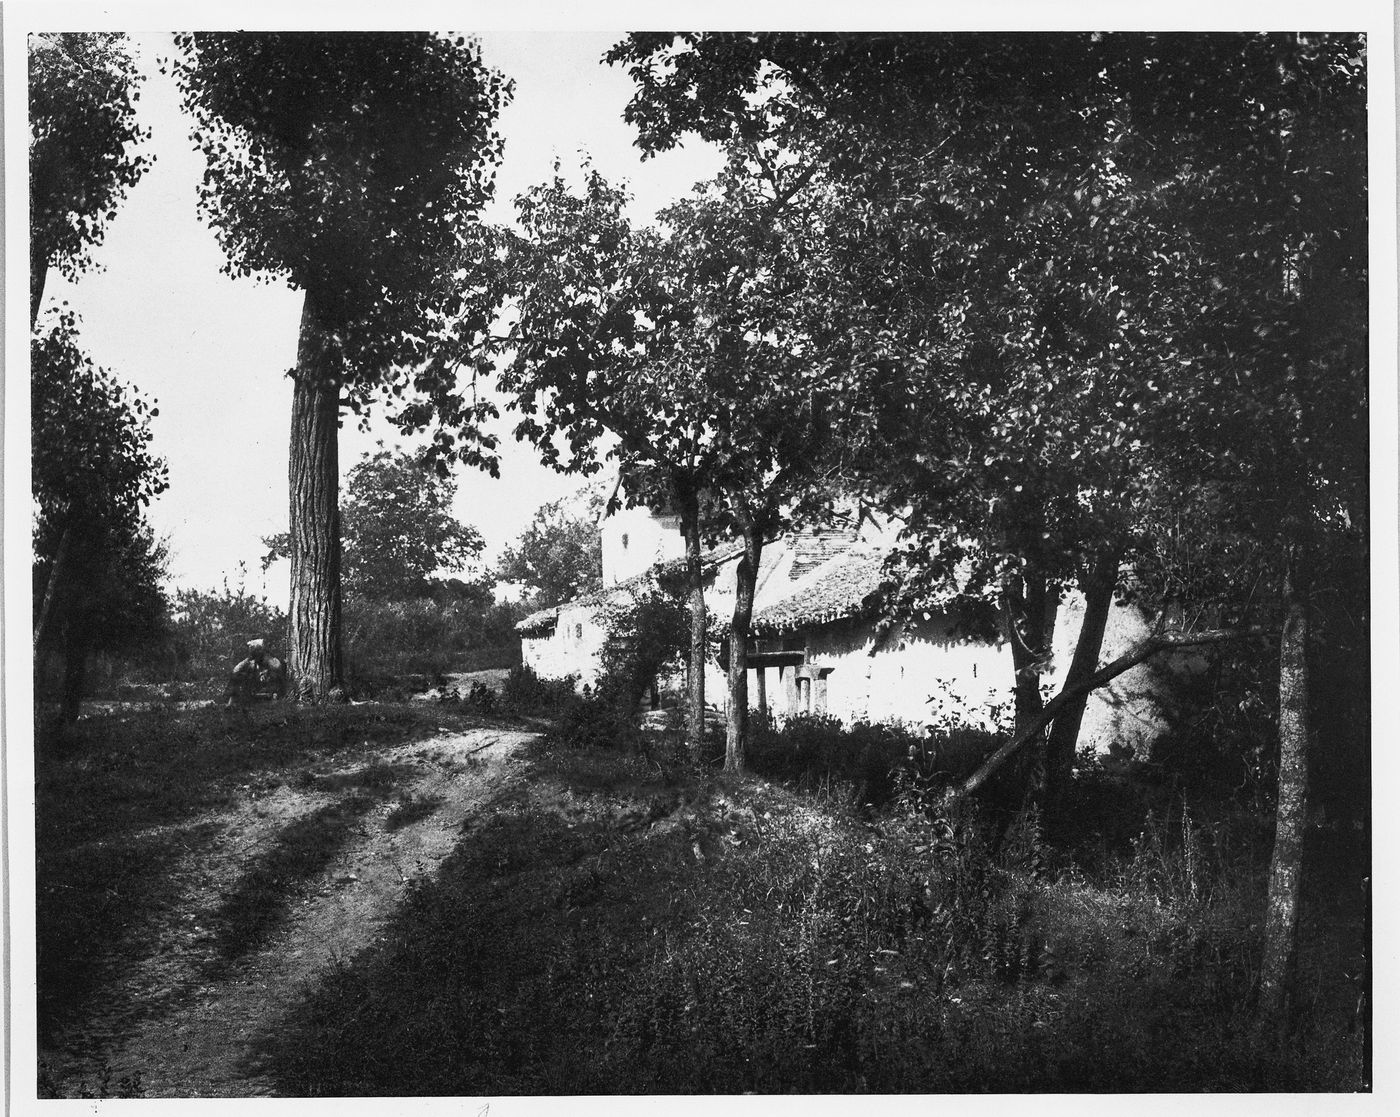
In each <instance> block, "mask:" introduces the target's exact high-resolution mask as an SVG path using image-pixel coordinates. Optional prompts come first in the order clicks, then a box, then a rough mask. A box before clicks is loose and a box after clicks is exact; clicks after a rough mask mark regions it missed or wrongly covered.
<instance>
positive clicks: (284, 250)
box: [175, 32, 511, 468]
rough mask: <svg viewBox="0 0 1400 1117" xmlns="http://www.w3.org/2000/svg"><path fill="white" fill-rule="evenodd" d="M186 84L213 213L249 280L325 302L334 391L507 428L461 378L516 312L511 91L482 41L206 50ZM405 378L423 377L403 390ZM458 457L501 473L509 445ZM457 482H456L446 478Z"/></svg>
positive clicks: (450, 450)
mask: <svg viewBox="0 0 1400 1117" xmlns="http://www.w3.org/2000/svg"><path fill="white" fill-rule="evenodd" d="M176 42H177V45H178V47H179V49H180V56H179V58H178V59H177V60H176V62H175V75H176V78H177V80H178V82H179V85H180V88H181V91H182V93H183V95H184V100H185V104H186V106H187V108H188V109H189V111H190V112H191V114H192V116H193V118H194V122H195V126H194V130H193V139H194V141H195V143H196V145H197V146H198V147H199V149H200V150H201V151H202V152H203V154H204V156H205V159H206V164H207V166H206V171H205V175H204V179H203V182H202V183H201V185H200V199H199V206H200V211H201V213H202V214H203V216H204V218H205V220H206V221H207V222H208V223H209V225H210V227H211V228H212V229H213V231H214V234H215V236H216V237H217V238H218V241H219V244H220V246H221V247H222V248H223V250H224V253H225V256H226V258H227V263H226V270H227V271H228V272H229V273H230V274H232V275H244V276H249V275H251V276H257V277H260V278H263V279H267V280H280V281H285V282H287V283H290V284H291V285H292V286H294V287H296V288H299V289H301V290H304V291H306V292H307V293H308V295H310V296H312V297H313V299H314V303H315V306H316V310H317V314H318V316H319V318H320V320H321V323H322V325H323V328H324V329H325V331H326V332H327V333H328V335H329V338H330V345H331V350H332V352H331V360H330V361H329V366H328V367H329V369H330V372H329V373H328V375H330V376H331V377H332V378H333V379H334V380H335V382H336V383H337V384H338V385H339V386H340V387H341V388H342V390H343V392H344V402H345V403H346V404H347V405H348V406H350V407H351V408H352V409H353V410H356V411H359V410H361V409H362V408H363V407H364V406H365V405H366V403H367V402H368V400H369V399H370V397H371V396H372V394H373V393H374V391H375V390H376V389H379V388H387V390H388V391H389V392H391V393H392V394H393V395H394V396H396V397H400V396H402V395H403V394H404V391H405V388H408V389H410V399H409V400H408V401H407V403H406V404H405V405H404V406H403V407H401V408H400V410H399V411H398V412H396V413H395V414H394V416H393V417H394V418H395V419H396V421H398V422H400V423H401V424H402V425H403V426H404V427H405V428H409V427H414V426H422V425H425V424H426V423H427V422H428V419H429V417H430V416H431V415H432V414H433V413H434V409H436V413H437V414H440V415H443V416H446V417H447V418H449V419H454V420H456V422H457V426H458V430H459V432H467V431H470V432H473V433H474V434H475V433H478V432H476V424H477V423H478V422H479V421H480V420H481V419H483V418H485V417H487V416H489V415H490V414H492V413H493V412H492V408H491V407H490V405H489V404H488V403H486V401H484V400H480V399H478V398H476V396H475V394H474V393H472V394H470V395H468V394H466V393H464V392H462V391H459V390H458V386H457V377H456V375H455V368H454V366H455V365H456V364H458V363H463V364H466V365H467V366H468V367H469V368H470V369H471V370H472V372H473V373H476V372H481V371H485V370H487V369H488V368H489V365H488V364H487V360H486V357H485V356H484V353H483V351H482V350H481V348H479V347H474V346H476V343H477V342H478V341H479V340H480V339H481V338H482V337H483V336H485V335H487V334H488V333H489V328H490V325H491V322H492V320H493V318H494V315H495V313H496V310H497V307H498V306H499V304H500V302H501V300H502V298H503V297H504V294H505V292H504V288H503V286H502V282H501V277H500V275H499V269H498V268H497V267H496V263H495V261H496V254H495V247H496V246H495V239H494V236H493V235H492V234H491V232H490V231H489V230H487V229H486V228H485V227H483V226H482V225H481V223H480V221H479V216H478V215H479V212H480V210H481V207H482V206H483V205H485V203H486V202H487V201H488V200H489V198H490V196H491V192H492V189H493V186H494V177H493V176H494V165H495V163H496V162H497V161H498V160H499V158H500V155H501V149H502V141H501V137H500V135H499V133H498V132H497V131H496V119H497V116H498V114H499V112H500V109H501V107H502V106H503V105H504V104H505V103H506V102H507V101H508V100H509V97H510V94H511V85H510V83H509V82H508V81H506V79H505V78H503V77H502V76H501V75H500V74H499V73H497V72H496V71H494V70H491V69H489V68H487V67H486V66H485V65H483V63H482V61H481V56H480V51H479V49H478V47H477V45H476V44H475V43H474V42H469V41H467V40H466V39H463V38H448V37H444V36H440V35H434V34H420V33H412V34H409V33H397V32H395V33H378V32H376V33H353V34H352V33H345V34H322V33H318V34H307V33H291V32H288V33H281V32H277V33H257V34H251V33H227V34H225V33H203V32H199V33H192V34H182V35H177V36H176ZM395 370H411V371H407V372H401V374H400V375H397V376H391V373H393V372H394V371H395ZM435 439H436V441H435V443H434V445H435V447H436V448H437V450H438V451H439V452H440V453H441V454H443V455H444V456H451V455H452V454H454V453H455V454H456V455H457V456H459V457H461V458H462V459H463V460H465V461H469V462H473V463H475V464H488V462H489V459H490V450H491V447H492V446H493V445H494V443H493V442H492V440H491V439H490V438H489V437H487V436H484V435H481V436H480V437H479V438H477V437H466V438H464V439H463V441H462V442H461V443H460V444H458V443H457V440H456V437H455V436H452V435H448V434H446V433H444V432H441V431H440V432H439V433H438V434H437V435H436V436H435ZM444 468H445V466H444Z"/></svg>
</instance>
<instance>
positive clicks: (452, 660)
mask: <svg viewBox="0 0 1400 1117" xmlns="http://www.w3.org/2000/svg"><path fill="white" fill-rule="evenodd" d="M518 619H519V608H518V606H513V605H487V606H485V607H483V606H482V605H481V604H480V603H479V602H476V601H473V600H471V599H465V600H458V601H444V602H439V601H434V600H432V599H431V598H426V599H419V600H415V601H376V600H371V599H363V598H353V599H352V600H351V601H349V602H348V603H347V604H346V608H345V631H346V660H347V664H348V667H349V674H350V677H351V678H352V679H354V680H355V681H356V682H357V684H358V685H360V686H364V685H371V686H374V685H379V684H382V683H383V682H384V681H385V680H387V679H390V678H400V677H403V676H410V675H417V676H426V677H427V678H428V679H434V678H436V677H438V676H440V675H443V674H445V673H447V672H449V671H476V670H482V669H484V668H487V667H503V666H507V665H509V664H511V663H512V662H518V659H519V655H520V641H519V640H518V638H517V637H516V635H515V628H514V625H515V622H516V621H517V620H518Z"/></svg>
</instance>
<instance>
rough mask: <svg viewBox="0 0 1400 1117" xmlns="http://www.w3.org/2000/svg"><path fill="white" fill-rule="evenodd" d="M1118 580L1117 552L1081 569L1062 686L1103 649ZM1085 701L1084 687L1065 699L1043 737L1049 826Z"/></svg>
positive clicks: (1088, 671) (1069, 775)
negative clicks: (1079, 606)
mask: <svg viewBox="0 0 1400 1117" xmlns="http://www.w3.org/2000/svg"><path fill="white" fill-rule="evenodd" d="M1117 584H1118V552H1117V551H1106V552H1104V553H1102V554H1100V555H1099V556H1098V558H1097V559H1096V560H1095V561H1094V565H1093V566H1092V567H1091V568H1090V569H1089V570H1086V571H1085V572H1084V576H1083V577H1082V578H1081V579H1080V583H1079V588H1080V590H1081V591H1082V592H1083V594H1084V623H1083V624H1081V625H1080V628H1079V636H1078V638H1077V639H1076V641H1075V645H1074V658H1073V659H1072V660H1071V661H1070V665H1069V671H1068V673H1067V674H1066V675H1065V683H1064V685H1065V687H1066V688H1068V687H1072V686H1074V685H1075V684H1076V683H1078V682H1080V681H1081V680H1083V679H1087V678H1088V677H1089V676H1090V675H1092V674H1093V673H1094V669H1095V668H1096V667H1097V666H1098V663H1099V653H1100V652H1101V651H1102V650H1103V634H1104V629H1105V628H1106V627H1107V625H1108V611H1109V608H1110V606H1112V604H1113V590H1114V587H1115V586H1117ZM1088 702H1089V694H1088V692H1087V691H1085V692H1084V693H1083V694H1078V695H1076V696H1075V697H1074V698H1072V699H1070V700H1069V701H1068V702H1066V703H1065V705H1064V707H1063V708H1062V709H1061V710H1060V713H1059V714H1058V715H1057V716H1056V718H1055V721H1054V724H1053V725H1051V727H1050V735H1049V736H1048V737H1047V738H1046V741H1045V805H1046V816H1047V820H1048V821H1049V823H1050V825H1051V827H1052V828H1053V827H1054V826H1057V825H1058V824H1059V823H1060V822H1062V821H1063V813H1064V806H1065V799H1066V796H1067V795H1068V792H1069V787H1070V783H1071V781H1072V779H1073V776H1074V750H1075V746H1076V745H1077V744H1078V743H1079V727H1080V725H1081V724H1082V723H1083V721H1084V707H1085V706H1086V705H1087V704H1088Z"/></svg>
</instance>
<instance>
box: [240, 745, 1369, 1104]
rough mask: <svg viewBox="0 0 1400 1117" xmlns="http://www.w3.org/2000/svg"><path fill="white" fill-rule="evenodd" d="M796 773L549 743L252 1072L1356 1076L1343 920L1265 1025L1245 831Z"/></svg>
mask: <svg viewBox="0 0 1400 1117" xmlns="http://www.w3.org/2000/svg"><path fill="white" fill-rule="evenodd" d="M800 782H801V781H797V784H800ZM797 784H794V785H787V786H785V785H781V784H777V783H766V782H761V781H745V782H735V783H729V782H725V781H723V780H719V779H716V778H714V777H712V776H709V775H705V774H696V773H693V772H687V771H686V770H685V769H684V768H683V767H681V766H678V765H676V764H674V763H671V762H668V760H667V753H666V750H665V749H664V748H658V747H657V746H656V744H655V742H653V743H652V745H651V746H650V747H649V748H648V749H647V750H646V754H645V755H642V754H635V753H620V752H618V751H615V750H607V749H597V748H590V747H585V748H577V747H566V746H564V745H563V744H560V743H558V742H556V743H555V744H554V745H552V746H543V747H540V748H537V749H536V751H535V754H534V757H533V772H532V774H531V778H530V779H529V781H528V782H527V783H526V784H523V785H516V786H515V787H514V788H513V789H512V790H511V791H510V793H509V794H507V795H505V796H504V797H502V798H501V799H500V800H499V801H498V803H497V804H496V809H495V810H494V812H492V813H491V814H490V815H489V816H488V817H485V818H484V820H483V821H482V823H481V825H479V826H478V827H476V828H475V829H473V830H472V831H471V832H469V833H468V834H467V835H465V837H464V840H463V842H462V843H461V845H460V847H459V848H458V850H457V852H456V854H455V855H454V856H453V857H452V858H451V859H450V860H449V861H448V862H446V863H445V864H444V865H443V867H442V869H441V871H440V873H439V874H438V875H437V876H436V877H435V878H433V879H431V880H429V881H427V882H425V883H423V884H421V885H419V886H418V887H416V888H415V889H414V890H413V892H412V893H411V896H410V899H409V901H408V902H407V903H406V904H405V906H404V907H403V909H402V910H401V911H400V912H399V914H398V915H397V917H396V918H395V920H394V921H393V923H392V924H391V925H390V927H389V928H388V929H387V930H386V933H385V936H384V939H383V940H382V941H381V942H380V943H379V944H377V945H376V946H374V947H372V948H371V949H369V950H368V951H366V952H365V953H363V954H362V955H360V956H359V957H357V958H354V959H352V960H349V961H347V962H346V963H345V964H344V965H342V966H341V967H340V968H339V969H338V970H336V971H335V972H334V973H332V974H331V975H329V977H327V978H326V979H325V980H324V981H322V982H321V983H320V984H318V985H317V986H316V987H315V988H314V989H310V990H308V992H307V995H306V997H305V1000H304V1001H303V1002H302V1004H301V1005H300V1006H299V1007H298V1008H297V1009H296V1010H295V1011H294V1012H293V1013H292V1014H291V1015H290V1017H288V1018H286V1019H282V1020H279V1021H277V1022H276V1023H275V1026H272V1027H269V1029H268V1031H267V1032H266V1034H265V1035H264V1036H263V1037H262V1038H261V1040H260V1041H259V1046H260V1051H261V1065H262V1068H263V1069H264V1070H265V1071H266V1072H267V1073H269V1074H271V1075H272V1077H273V1078H274V1080H275V1081H276V1082H277V1083H278V1087H279V1092H282V1093H285V1094H288V1095H293V1096H305V1095H311V1096H315V1095H345V1094H351V1095H354V1094H367V1095H412V1094H429V1095H444V1094H556V1093H565V1094H570V1093H644V1092H662V1093H688V1092H700V1093H705V1092H719V1093H740V1092H744V1091H758V1092H775V1093H781V1092H789V1091H796V1092H863V1091H881V1092H937V1091H972V1092H979V1091H992V1092H1018V1091H1186V1090H1270V1091H1276V1090H1355V1089H1362V1088H1365V1083H1366V1073H1367V1072H1366V1069H1365V1058H1366V1055H1365V1043H1364V1033H1363V1026H1362V1025H1363V1023H1364V1013H1361V1014H1358V1013H1357V1011H1356V1005H1355V997H1354V994H1355V989H1354V986H1347V985H1346V982H1345V981H1344V980H1343V977H1344V972H1343V967H1342V963H1343V961H1345V964H1346V966H1350V967H1351V968H1352V969H1353V970H1354V969H1355V959H1356V957H1357V956H1358V950H1359V943H1358V941H1357V935H1356V927H1355V926H1354V924H1347V925H1346V926H1345V927H1343V926H1342V925H1341V924H1339V923H1338V922H1337V921H1336V920H1332V921H1330V922H1329V921H1327V920H1323V921H1321V922H1320V923H1315V924H1313V925H1311V926H1310V930H1309V935H1310V936H1311V937H1310V938H1309V939H1308V940H1307V941H1306V943H1305V945H1306V948H1307V964H1308V965H1312V966H1314V967H1319V968H1318V973H1319V981H1318V985H1317V992H1316V995H1314V996H1313V997H1312V999H1311V1001H1310V1002H1309V1003H1306V1004H1304V1005H1303V1011H1302V1012H1301V1013H1300V1015H1299V1018H1298V1021H1297V1025H1296V1028H1295V1030H1294V1032H1293V1034H1292V1035H1291V1036H1290V1037H1288V1038H1287V1039H1286V1040H1284V1041H1278V1040H1276V1039H1275V1038H1274V1037H1272V1036H1264V1035H1261V1034H1259V1033H1258V1032H1257V1031H1256V1029H1255V1028H1254V1026H1253V1017H1252V1006H1251V998H1252V996H1253V992H1252V991H1253V988H1254V984H1255V981H1256V978H1257V971H1258V965H1259V939H1258V924H1259V921H1260V914H1261V913H1262V910H1263V908H1262V904H1263V894H1262V879H1263V878H1262V864H1261V854H1260V846H1259V844H1258V843H1257V842H1255V841H1253V840H1248V841H1233V840H1231V839H1230V838H1229V836H1228V834H1227V831H1226V830H1225V829H1222V828H1221V825H1218V824H1217V823H1214V822H1213V823H1211V824H1209V825H1207V824H1202V823H1198V822H1196V821H1194V820H1193V818H1192V817H1191V813H1190V811H1189V810H1186V811H1182V810H1178V811H1177V812H1176V813H1175V814H1174V815H1171V816H1163V817H1158V816H1156V815H1151V816H1144V817H1143V819H1142V825H1141V826H1140V827H1139V828H1138V830H1137V833H1136V835H1135V837H1134V838H1132V839H1131V840H1129V841H1127V842H1126V844H1125V845H1124V846H1121V847H1119V846H1115V847H1113V848H1110V846H1109V845H1108V844H1106V843H1105V842H1104V841H1102V840H1100V841H1099V843H1098V845H1097V847H1096V848H1095V849H1094V850H1093V851H1092V852H1093V854H1094V855H1093V856H1092V857H1086V858H1082V859H1075V858H1073V857H1065V856H1061V855H1052V854H1051V852H1050V851H1048V850H1046V849H1045V848H1044V847H1043V846H1042V845H1041V843H1040V841H1039V838H1038V833H1037V827H1036V825H1035V820H1034V817H1033V816H1029V817H1027V816H1023V817H1022V818H1021V819H1020V820H1019V821H1017V822H1015V823H1014V824H1013V825H1012V826H1011V828H1010V829H1009V830H1008V831H1006V832H1005V833H1004V834H1002V833H1001V832H1000V831H998V830H990V831H989V829H988V828H987V827H986V826H984V825H983V824H982V821H981V820H979V818H978V817H977V816H976V814H975V813H974V812H973V811H971V810H970V811H968V812H966V813H964V814H962V815H960V816H958V817H953V818H934V819H931V818H929V817H927V816H926V815H924V814H921V813H918V812H917V811H914V810H911V809H908V807H907V806H902V805H901V804H900V803H899V802H896V803H894V804H892V805H891V806H890V807H888V808H887V809H885V810H883V811H880V812H871V811H868V810H864V809H861V808H860V806H859V800H860V794H859V793H858V792H855V791H851V790H848V789H845V788H843V787H841V786H839V785H837V786H834V785H832V784H830V783H829V782H828V783H826V784H825V785H824V786H823V787H822V788H821V789H819V790H816V791H811V790H808V791H802V790H799V788H798V786H797ZM989 833H990V834H993V835H994V837H993V838H991V839H990V840H989V837H988V835H989ZM1086 833H1088V831H1086ZM993 846H995V850H994V849H993ZM1335 884H1336V881H1334V880H1331V881H1318V880H1314V881H1313V886H1314V888H1320V887H1324V886H1333V885H1335ZM1309 903H1310V905H1311V909H1312V910H1318V909H1319V896H1317V895H1314V896H1313V897H1311V898H1310V900H1309ZM1353 914H1354V912H1353ZM1323 971H1326V974H1327V976H1326V979H1325V982H1324V980H1323V977H1322V974H1323ZM1338 983H1340V985H1341V986H1346V987H1345V988H1344V989H1343V990H1342V995H1341V996H1336V995H1335V992H1336V988H1337V985H1338ZM1324 984H1325V985H1326V989H1327V991H1326V992H1324Z"/></svg>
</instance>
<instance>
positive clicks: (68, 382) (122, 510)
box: [30, 310, 168, 718]
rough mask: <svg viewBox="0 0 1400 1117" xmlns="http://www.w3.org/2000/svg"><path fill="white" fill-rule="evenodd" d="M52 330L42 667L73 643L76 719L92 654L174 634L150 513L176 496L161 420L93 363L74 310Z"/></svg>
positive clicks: (68, 655) (36, 385) (39, 631)
mask: <svg viewBox="0 0 1400 1117" xmlns="http://www.w3.org/2000/svg"><path fill="white" fill-rule="evenodd" d="M43 326H44V328H42V329H40V330H38V331H36V332H35V333H34V334H33V335H32V338H31V343H30V346H31V347H30V367H31V370H32V381H31V396H30V401H31V423H32V455H33V458H32V462H33V471H32V484H33V498H34V525H33V533H34V534H33V546H34V562H33V578H34V607H35V613H34V624H35V629H34V631H35V644H36V650H37V651H39V652H40V653H41V658H42V653H45V652H47V651H48V650H50V647H51V646H52V645H53V643H54V641H53V639H52V634H53V633H54V632H55V631H61V633H62V637H63V641H62V642H63V651H64V659H65V673H66V674H65V684H64V714H65V716H66V717H69V718H73V717H76V716H77V705H78V702H79V700H80V699H81V691H82V687H83V677H84V673H85V668H86V663H87V659H88V656H89V654H90V653H91V652H94V651H101V652H122V651H127V650H130V649H133V648H136V647H141V646H147V645H150V644H152V643H154V642H155V641H156V640H157V639H158V638H159V637H160V636H161V635H162V634H163V632H164V627H165V622H166V618H167V612H168V603H167V601H166V597H165V593H164V590H163V589H162V587H161V582H162V581H163V579H164V576H165V567H166V558H167V554H166V549H165V545H164V543H163V541H161V540H158V539H156V538H155V536H154V534H153V533H152V531H151V528H150V526H149V524H148V523H147V522H146V518H145V508H146V506H147V504H149V502H150V501H151V500H152V499H153V498H154V497H156V496H157V495H159V494H160V493H161V492H163V491H164V490H165V488H166V467H165V462H164V461H163V460H162V459H160V458H159V457H157V456H156V455H155V454H153V453H152V452H151V449H150V443H151V438H152V435H151V429H150V420H151V419H152V418H154V417H155V416H156V415H157V414H158V410H157V409H156V408H155V407H154V406H153V405H152V404H151V403H149V402H148V401H147V400H146V399H145V398H143V397H141V396H140V395H138V394H136V393H135V392H132V391H131V390H129V389H128V388H127V387H126V386H124V385H123V384H121V383H120V382H119V381H118V380H117V379H116V378H115V377H113V376H112V375H111V374H110V373H108V372H107V371H105V370H104V369H101V368H98V367H97V366H96V365H94V364H93V362H92V361H91V359H90V358H88V357H87V355H86V354H84V353H83V351H82V349H81V348H80V346H79V340H78V324H77V319H76V318H75V317H74V315H73V314H72V313H71V312H70V311H68V310H63V311H61V312H59V313H57V314H54V315H51V316H49V318H48V319H47V320H46V321H45V322H44V323H43ZM36 665H38V666H41V665H42V664H41V663H40V664H36Z"/></svg>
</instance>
